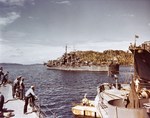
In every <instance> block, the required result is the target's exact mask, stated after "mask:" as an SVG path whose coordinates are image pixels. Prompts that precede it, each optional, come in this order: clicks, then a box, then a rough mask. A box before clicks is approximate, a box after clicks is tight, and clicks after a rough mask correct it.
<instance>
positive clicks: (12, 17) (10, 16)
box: [0, 12, 20, 28]
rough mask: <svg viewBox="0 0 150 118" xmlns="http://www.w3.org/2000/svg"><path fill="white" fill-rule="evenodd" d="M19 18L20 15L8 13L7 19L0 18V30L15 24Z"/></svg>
mask: <svg viewBox="0 0 150 118" xmlns="http://www.w3.org/2000/svg"><path fill="white" fill-rule="evenodd" d="M19 17H20V15H19V14H18V13H16V12H11V13H8V14H7V15H6V17H0V28H1V26H6V25H7V24H10V23H12V22H14V21H15V20H16V19H17V18H19Z"/></svg>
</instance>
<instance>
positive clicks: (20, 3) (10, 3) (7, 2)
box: [0, 0, 25, 6]
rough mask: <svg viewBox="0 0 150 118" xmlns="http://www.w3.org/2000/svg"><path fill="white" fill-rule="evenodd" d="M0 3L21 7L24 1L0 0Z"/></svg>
mask: <svg viewBox="0 0 150 118" xmlns="http://www.w3.org/2000/svg"><path fill="white" fill-rule="evenodd" d="M0 2H3V3H5V4H7V5H18V6H23V4H24V2H25V0H0Z"/></svg>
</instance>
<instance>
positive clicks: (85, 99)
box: [82, 94, 89, 106]
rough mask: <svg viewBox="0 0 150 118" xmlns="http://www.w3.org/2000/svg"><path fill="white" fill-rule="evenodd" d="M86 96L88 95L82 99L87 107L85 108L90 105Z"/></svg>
mask: <svg viewBox="0 0 150 118" xmlns="http://www.w3.org/2000/svg"><path fill="white" fill-rule="evenodd" d="M86 95H87V94H85V95H84V98H83V99H82V104H83V105H85V106H87V105H89V100H88V99H87V98H86Z"/></svg>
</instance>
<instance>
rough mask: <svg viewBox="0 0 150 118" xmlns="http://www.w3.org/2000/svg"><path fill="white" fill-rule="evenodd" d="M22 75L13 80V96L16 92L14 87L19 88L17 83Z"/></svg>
mask: <svg viewBox="0 0 150 118" xmlns="http://www.w3.org/2000/svg"><path fill="white" fill-rule="evenodd" d="M21 78H22V76H18V77H17V78H16V79H15V80H14V83H13V91H12V93H13V98H14V97H15V94H16V89H18V90H19V83H20V80H21Z"/></svg>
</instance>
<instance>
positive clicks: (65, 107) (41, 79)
mask: <svg viewBox="0 0 150 118" xmlns="http://www.w3.org/2000/svg"><path fill="white" fill-rule="evenodd" d="M3 68H4V71H9V72H10V74H9V78H10V80H14V79H15V78H16V77H17V76H19V75H22V76H23V77H25V86H26V89H28V88H29V86H31V85H35V86H36V89H35V92H36V94H37V95H38V97H39V100H40V104H41V108H42V110H43V111H44V112H45V113H46V114H47V116H48V117H52V113H51V112H53V113H55V114H56V117H57V118H75V116H74V115H73V114H72V112H71V107H72V106H73V104H74V103H79V102H80V101H81V99H82V98H83V96H84V94H85V93H87V98H89V99H93V100H94V98H95V95H96V87H97V86H98V85H99V84H100V83H104V82H111V83H114V82H115V81H114V79H113V78H112V77H108V76H107V73H103V72H71V71H58V70H47V69H46V67H44V66H43V65H7V66H3ZM132 72H133V69H131V67H121V68H120V74H119V75H118V77H119V82H123V83H127V82H129V79H130V77H131V76H130V74H131V73H132Z"/></svg>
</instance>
